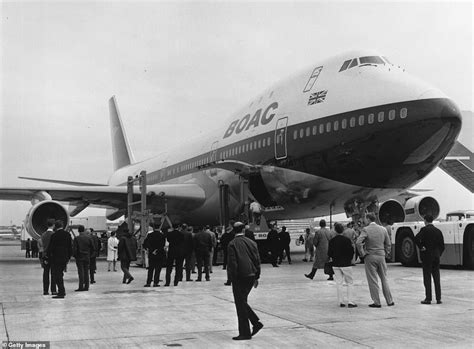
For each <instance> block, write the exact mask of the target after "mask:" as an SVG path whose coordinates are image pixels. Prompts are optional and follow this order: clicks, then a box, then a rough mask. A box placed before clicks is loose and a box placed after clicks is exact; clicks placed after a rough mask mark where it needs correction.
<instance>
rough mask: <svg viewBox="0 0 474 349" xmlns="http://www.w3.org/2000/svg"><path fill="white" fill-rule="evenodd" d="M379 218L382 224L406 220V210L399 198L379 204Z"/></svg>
mask: <svg viewBox="0 0 474 349" xmlns="http://www.w3.org/2000/svg"><path fill="white" fill-rule="evenodd" d="M377 218H378V220H379V222H380V223H382V224H384V223H385V224H393V223H398V222H403V221H404V220H405V211H404V210H403V206H402V204H400V203H399V202H398V201H397V200H393V199H392V200H387V201H385V202H383V203H382V204H381V205H380V206H379V211H378V217H377Z"/></svg>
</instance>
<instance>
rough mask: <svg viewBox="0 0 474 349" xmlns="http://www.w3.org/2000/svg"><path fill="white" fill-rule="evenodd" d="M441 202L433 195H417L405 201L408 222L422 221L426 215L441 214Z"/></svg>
mask: <svg viewBox="0 0 474 349" xmlns="http://www.w3.org/2000/svg"><path fill="white" fill-rule="evenodd" d="M439 211H440V209H439V204H438V201H436V199H434V198H432V197H431V196H415V197H414V198H411V199H409V200H408V201H407V202H406V203H405V215H406V221H407V222H416V221H422V220H423V217H424V216H425V215H428V214H429V215H431V216H433V219H436V218H438V216H439Z"/></svg>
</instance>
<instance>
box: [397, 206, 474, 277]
mask: <svg viewBox="0 0 474 349" xmlns="http://www.w3.org/2000/svg"><path fill="white" fill-rule="evenodd" d="M433 225H434V226H435V227H436V228H438V229H439V230H441V232H442V233H443V238H444V244H445V250H444V253H443V254H442V256H441V260H440V264H441V265H445V266H461V267H464V268H467V269H474V211H473V210H457V211H453V212H449V213H447V214H446V220H445V221H440V220H437V221H434V222H433ZM422 227H424V222H402V223H394V224H393V225H391V226H390V229H389V230H390V233H391V234H390V235H391V236H390V238H391V242H392V254H391V256H392V262H401V263H402V265H404V266H417V265H419V264H420V262H421V259H420V251H419V250H418V248H417V246H416V244H415V236H416V234H418V232H419V231H420V229H421V228H422Z"/></svg>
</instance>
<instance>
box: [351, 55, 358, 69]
mask: <svg viewBox="0 0 474 349" xmlns="http://www.w3.org/2000/svg"><path fill="white" fill-rule="evenodd" d="M357 65H359V61H358V60H357V58H354V59H353V60H352V63H351V65H350V66H349V69H350V68H354V67H357Z"/></svg>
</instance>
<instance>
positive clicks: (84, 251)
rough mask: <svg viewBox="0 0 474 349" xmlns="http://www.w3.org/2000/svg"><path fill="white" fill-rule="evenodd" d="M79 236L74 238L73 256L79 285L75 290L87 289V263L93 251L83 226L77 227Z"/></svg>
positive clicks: (90, 239)
mask: <svg viewBox="0 0 474 349" xmlns="http://www.w3.org/2000/svg"><path fill="white" fill-rule="evenodd" d="M78 231H79V236H77V237H76V238H75V239H74V243H73V256H74V258H75V259H76V266H77V274H78V275H79V287H78V289H77V290H75V291H76V292H80V291H89V265H90V259H91V255H92V254H93V253H94V243H93V242H92V238H91V237H90V236H89V235H88V234H87V233H86V231H85V229H84V226H83V225H80V226H79V228H78Z"/></svg>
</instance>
